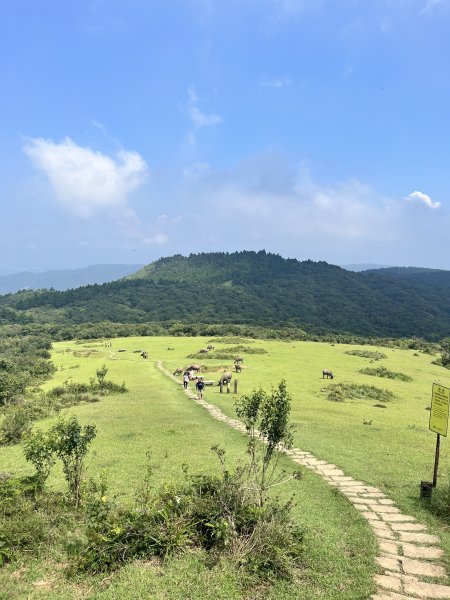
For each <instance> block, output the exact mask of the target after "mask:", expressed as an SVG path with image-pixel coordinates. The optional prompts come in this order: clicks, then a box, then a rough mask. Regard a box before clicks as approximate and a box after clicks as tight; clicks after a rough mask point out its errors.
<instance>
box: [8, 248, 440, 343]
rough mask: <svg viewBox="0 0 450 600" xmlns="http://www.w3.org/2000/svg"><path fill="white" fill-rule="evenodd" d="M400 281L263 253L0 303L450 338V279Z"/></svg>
mask: <svg viewBox="0 0 450 600" xmlns="http://www.w3.org/2000/svg"><path fill="white" fill-rule="evenodd" d="M384 272H386V273H384ZM403 273H404V272H403V270H402V269H381V270H376V271H374V272H363V273H356V272H351V271H346V270H345V269H342V268H340V267H337V266H334V265H330V264H328V263H325V262H313V261H310V260H307V261H303V262H300V261H297V260H295V259H284V258H282V257H280V256H278V255H274V254H269V253H266V252H264V251H261V252H235V253H230V254H228V253H209V254H197V255H191V256H189V257H183V256H181V255H176V256H173V257H170V258H162V259H160V260H158V261H156V262H154V263H151V264H150V265H147V266H146V267H144V268H143V269H141V270H140V271H138V272H137V273H135V274H133V275H132V276H129V277H127V278H126V279H123V280H120V281H115V282H112V283H106V284H103V285H93V286H86V287H83V288H79V289H75V290H68V291H65V292H56V291H45V290H43V291H38V292H21V293H18V294H15V295H9V296H4V297H1V298H0V322H3V323H8V322H22V323H24V322H25V323H26V322H33V321H35V322H56V323H88V322H99V321H114V322H121V323H145V322H148V321H181V322H185V323H236V324H238V323H239V324H253V325H263V326H270V327H278V326H297V327H301V328H303V329H305V330H310V331H333V332H349V333H353V334H357V335H363V336H383V337H402V336H407V337H411V336H421V337H424V338H427V339H437V338H442V337H444V336H449V335H450V302H449V294H448V292H449V291H450V272H447V271H440V272H437V273H436V272H431V271H428V270H425V273H422V272H421V270H420V269H419V270H416V271H415V272H414V273H412V272H411V274H410V276H406V275H404V274H403ZM422 276H423V277H425V279H426V278H428V279H429V280H432V281H433V282H434V283H433V284H431V283H429V282H428V283H427V282H425V283H423V280H422V279H421V277H422Z"/></svg>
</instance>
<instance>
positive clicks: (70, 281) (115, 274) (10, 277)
mask: <svg viewBox="0 0 450 600" xmlns="http://www.w3.org/2000/svg"><path fill="white" fill-rule="evenodd" d="M141 267H142V265H90V266H88V267H83V268H81V269H62V270H53V271H43V272H42V273H33V272H30V271H20V272H19V273H9V274H7V275H2V274H1V273H0V294H11V293H14V292H18V291H19V290H39V289H49V288H54V289H55V290H60V291H61V290H69V289H73V288H77V287H80V286H82V285H90V284H94V283H106V282H107V281H114V280H116V279H119V278H121V277H125V276H126V275H129V274H130V273H134V272H135V271H137V270H138V269H140V268H141Z"/></svg>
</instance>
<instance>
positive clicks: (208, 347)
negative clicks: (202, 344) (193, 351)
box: [206, 344, 214, 350]
mask: <svg viewBox="0 0 450 600" xmlns="http://www.w3.org/2000/svg"><path fill="white" fill-rule="evenodd" d="M206 348H207V349H208V350H214V346H212V345H211V344H210V345H209V346H206Z"/></svg>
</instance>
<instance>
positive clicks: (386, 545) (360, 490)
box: [157, 361, 450, 600]
mask: <svg viewBox="0 0 450 600" xmlns="http://www.w3.org/2000/svg"><path fill="white" fill-rule="evenodd" d="M157 366H158V368H159V369H160V370H161V371H162V372H163V373H164V374H165V375H167V376H169V377H170V378H171V379H173V380H174V381H176V382H177V383H178V384H179V383H180V382H179V380H178V379H177V378H176V377H174V376H173V375H172V373H170V372H169V371H167V369H165V368H164V367H163V365H162V363H161V361H158V363H157ZM186 394H187V395H188V396H189V398H191V399H192V400H195V402H197V403H198V404H200V405H201V406H203V408H205V409H206V410H207V411H208V412H209V413H210V414H211V415H212V416H213V417H214V418H215V419H218V420H219V421H223V422H224V423H227V425H230V426H231V427H233V428H234V429H237V430H238V431H241V432H242V433H245V426H244V425H243V424H242V423H241V422H240V421H238V420H236V419H231V418H230V417H227V416H226V415H225V414H224V413H223V412H222V411H221V410H220V409H219V408H217V406H214V405H213V404H209V403H208V402H206V401H205V400H204V399H202V400H199V399H198V398H197V394H195V393H194V392H193V391H191V390H189V389H188V390H186ZM286 454H287V455H288V456H290V457H291V458H292V460H293V461H294V462H296V463H297V464H300V465H302V466H304V467H307V468H308V469H311V470H312V471H314V472H315V473H317V474H318V475H320V476H321V477H322V478H323V479H324V480H325V481H327V483H328V484H329V485H332V486H335V487H337V488H338V489H339V490H340V491H341V492H342V493H343V494H344V495H345V496H346V497H347V498H348V499H349V501H350V502H351V503H352V504H353V506H354V507H355V508H356V509H357V510H359V511H360V513H361V514H362V516H363V517H365V518H366V519H367V521H368V523H369V525H370V527H371V528H372V531H373V533H374V535H375V537H376V540H377V542H378V548H379V554H378V556H377V558H376V561H377V563H378V565H379V566H380V570H381V571H382V574H379V575H375V582H376V585H377V588H378V591H377V592H376V594H375V595H373V596H371V600H423V599H425V598H426V599H428V598H449V599H450V586H448V585H446V583H447V581H448V578H447V573H446V571H445V569H444V567H443V566H442V565H441V564H439V559H440V558H441V556H442V555H443V552H442V550H441V549H440V548H439V547H438V544H439V539H438V538H437V537H436V536H435V535H431V534H430V533H429V532H428V531H427V527H426V525H422V524H421V523H418V522H417V521H416V519H415V518H414V517H411V516H408V515H404V514H402V513H401V512H400V509H398V508H397V507H396V506H395V503H394V501H393V500H391V499H390V498H388V497H387V496H386V495H385V494H384V493H383V492H381V491H380V490H379V489H378V488H376V487H373V486H370V485H366V484H365V483H364V482H362V481H356V480H355V479H353V478H352V477H348V476H347V475H345V473H344V472H343V471H342V470H341V469H338V468H337V467H336V465H333V464H331V463H327V462H326V461H325V460H319V459H317V458H316V457H315V456H313V455H312V454H311V453H310V452H303V451H302V450H299V449H297V448H293V449H292V450H289V451H287V452H286Z"/></svg>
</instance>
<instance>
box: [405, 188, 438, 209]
mask: <svg viewBox="0 0 450 600" xmlns="http://www.w3.org/2000/svg"><path fill="white" fill-rule="evenodd" d="M405 200H406V201H407V202H414V201H415V200H418V201H419V202H422V203H423V204H425V206H428V208H439V207H440V206H441V203H440V202H433V200H432V199H431V198H430V196H428V194H424V193H422V192H417V191H416V192H412V193H411V194H409V196H406V198H405Z"/></svg>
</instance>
